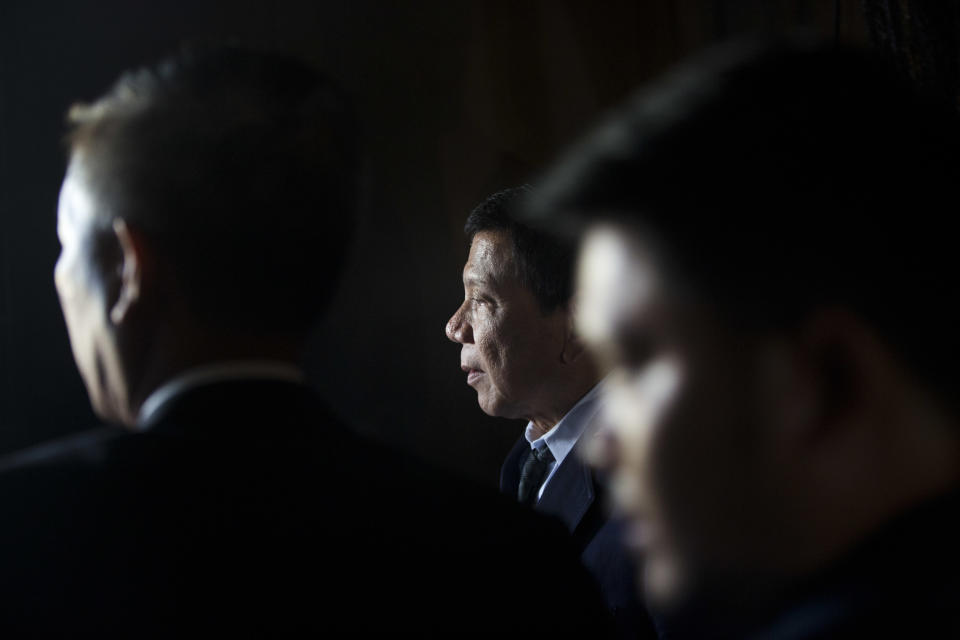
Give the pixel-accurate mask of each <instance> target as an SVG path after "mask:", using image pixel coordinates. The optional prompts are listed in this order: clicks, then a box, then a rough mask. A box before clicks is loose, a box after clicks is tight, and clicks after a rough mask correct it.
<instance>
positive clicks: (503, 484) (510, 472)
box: [500, 436, 530, 500]
mask: <svg viewBox="0 0 960 640" xmlns="http://www.w3.org/2000/svg"><path fill="white" fill-rule="evenodd" d="M528 451H530V443H529V442H527V439H526V438H525V437H523V436H520V439H519V440H517V443H516V444H515V445H513V449H511V450H510V453H509V454H507V459H506V460H504V461H503V466H502V467H500V492H501V493H504V494H506V495H508V496H510V497H511V498H513V499H514V500H516V499H517V489H518V488H519V487H520V469H521V467H523V461H524V459H525V457H526V455H527V452H528Z"/></svg>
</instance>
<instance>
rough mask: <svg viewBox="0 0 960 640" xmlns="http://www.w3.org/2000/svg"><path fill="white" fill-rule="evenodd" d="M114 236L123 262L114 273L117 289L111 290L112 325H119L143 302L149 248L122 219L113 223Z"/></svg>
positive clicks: (140, 235) (112, 287) (138, 233)
mask: <svg viewBox="0 0 960 640" xmlns="http://www.w3.org/2000/svg"><path fill="white" fill-rule="evenodd" d="M113 236H114V239H115V240H116V242H117V245H118V247H119V249H120V251H119V258H120V259H119V264H118V265H117V269H116V272H115V273H116V277H117V281H116V283H115V286H111V287H109V288H108V290H109V291H111V293H112V295H111V298H110V300H109V302H110V304H111V307H110V321H111V322H113V324H115V325H120V324H122V323H123V322H124V321H125V320H126V318H127V316H128V315H129V313H130V311H131V309H133V308H134V307H135V306H136V305H137V304H138V303H139V302H140V300H141V296H142V288H143V284H144V272H145V266H146V265H147V262H148V261H147V244H146V242H145V241H144V238H143V235H142V234H141V233H140V232H139V231H137V230H136V229H134V228H132V227H131V226H130V225H129V224H127V222H126V221H125V220H124V219H123V218H117V219H115V220H114V221H113ZM114 292H115V293H114Z"/></svg>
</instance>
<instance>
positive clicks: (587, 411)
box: [523, 381, 603, 500]
mask: <svg viewBox="0 0 960 640" xmlns="http://www.w3.org/2000/svg"><path fill="white" fill-rule="evenodd" d="M602 384H603V382H602V381H601V382H598V383H597V384H596V385H594V387H593V388H592V389H590V391H588V392H587V393H586V394H585V395H584V396H583V397H582V398H580V400H579V401H578V402H577V404H575V405H573V408H572V409H570V411H567V413H566V415H564V416H563V418H561V419H560V422H558V423H557V424H555V425H554V426H553V428H552V429H550V431H547V432H546V433H545V434H543V435H542V436H540V437H539V438H536V439H534V432H535V427H534V426H533V422H528V423H527V429H526V431H525V432H524V434H523V435H524V437H525V438H526V439H527V442H529V443H530V448H531V449H541V448H543V447H547V448H548V449H549V450H550V453H552V454H553V462H551V463H550V467H549V469H548V470H547V478H546V480H544V481H543V484H541V485H540V491H538V492H537V500H539V499H540V498H541V497H543V490H544V489H546V487H547V485H548V484H549V483H550V479H551V478H553V474H554V472H556V470H557V468H558V467H559V466H560V464H561V463H562V462H563V459H564V458H566V457H567V455H568V454H569V453H570V452H571V451H573V447H574V446H576V444H577V440H579V439H580V436H581V435H583V432H584V430H586V428H587V425H589V424H590V423H591V422H593V419H594V417H596V415H597V412H598V411H600V387H601V385H602Z"/></svg>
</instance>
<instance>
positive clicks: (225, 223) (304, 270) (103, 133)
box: [70, 48, 356, 331]
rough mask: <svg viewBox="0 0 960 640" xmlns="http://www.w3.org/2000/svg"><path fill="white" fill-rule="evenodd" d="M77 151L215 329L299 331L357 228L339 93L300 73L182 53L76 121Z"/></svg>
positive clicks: (138, 74) (116, 210)
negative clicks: (163, 255) (153, 244)
mask: <svg viewBox="0 0 960 640" xmlns="http://www.w3.org/2000/svg"><path fill="white" fill-rule="evenodd" d="M70 122H71V124H72V125H73V129H72V131H71V134H70V147H71V154H72V157H74V158H79V159H82V161H83V163H84V165H85V166H87V167H88V171H89V174H88V175H89V179H90V183H91V186H92V188H93V189H94V191H95V193H96V194H97V196H98V197H100V198H101V199H102V200H103V201H104V202H106V203H108V206H107V207H105V208H104V209H101V210H99V211H98V214H99V216H100V217H101V220H102V222H103V223H104V224H109V222H110V219H111V218H112V217H115V216H122V217H123V218H124V219H125V220H126V221H127V222H128V223H129V224H131V225H135V226H137V227H138V228H140V229H141V230H142V231H143V232H144V233H146V234H148V235H150V236H151V238H154V239H155V240H156V241H157V243H158V244H159V245H160V246H161V247H162V251H164V252H165V253H166V256H167V258H168V259H169V262H170V264H171V265H173V266H175V267H176V268H177V269H178V272H179V274H180V284H181V285H182V286H183V290H184V294H185V295H187V296H188V297H189V298H190V300H191V304H192V306H193V308H194V309H195V310H196V311H197V314H198V316H199V317H201V318H203V319H204V320H205V321H208V322H210V323H211V324H212V325H215V326H219V325H227V326H237V327H249V328H250V329H253V330H267V331H270V330H280V331H290V330H292V331H300V330H303V329H305V328H306V327H308V326H310V325H311V323H312V322H314V320H315V316H316V314H317V312H318V311H319V310H320V309H321V307H322V306H323V304H324V302H325V301H326V297H327V294H328V293H329V291H330V289H331V288H332V286H333V285H334V284H335V283H336V281H337V275H338V273H339V269H340V265H341V262H342V260H343V254H344V250H345V247H346V246H347V245H348V243H349V242H348V241H349V236H350V232H351V230H352V227H353V224H352V222H353V216H354V198H355V193H354V191H355V182H356V180H355V170H356V167H355V164H356V163H355V158H354V147H353V144H354V140H353V137H352V136H353V131H352V123H351V120H350V114H349V112H348V111H347V109H346V106H345V103H344V99H343V97H342V96H341V94H340V93H339V92H338V91H337V90H336V89H335V88H334V87H333V86H332V85H331V84H330V82H329V81H328V80H326V79H325V78H324V77H322V76H321V75H319V74H318V73H317V72H316V71H314V70H313V69H311V68H310V67H309V66H307V65H306V64H304V63H301V62H299V61H298V60H295V59H292V58H288V57H285V56H281V55H274V54H265V53H259V52H253V51H247V50H243V49H238V48H210V49H197V50H189V49H187V50H184V51H183V52H181V53H180V54H179V55H176V56H174V57H172V58H169V59H166V60H164V61H162V62H160V63H159V64H157V65H155V66H153V67H150V68H144V69H139V70H137V71H133V72H130V73H126V74H124V75H123V76H122V77H121V78H120V79H119V80H118V81H117V83H116V84H115V85H114V86H113V88H112V89H111V90H110V91H109V92H108V93H107V94H106V95H104V96H103V97H101V98H100V99H98V100H97V101H95V102H94V103H92V104H89V105H77V106H74V107H73V108H72V109H71V110H70Z"/></svg>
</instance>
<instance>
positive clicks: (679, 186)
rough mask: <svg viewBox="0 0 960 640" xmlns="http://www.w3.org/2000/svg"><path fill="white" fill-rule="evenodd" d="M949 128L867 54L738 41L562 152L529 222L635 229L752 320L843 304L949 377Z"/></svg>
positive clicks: (957, 143)
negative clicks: (596, 223)
mask: <svg viewBox="0 0 960 640" xmlns="http://www.w3.org/2000/svg"><path fill="white" fill-rule="evenodd" d="M958 184H960V135H958V126H957V122H956V118H955V117H954V115H953V113H951V112H950V111H949V110H947V109H945V108H941V107H939V106H937V105H934V104H932V103H929V102H927V101H926V100H925V99H923V98H921V97H920V96H918V95H917V94H916V93H915V92H914V91H913V90H912V88H910V87H908V86H906V85H905V84H903V82H902V81H901V80H900V78H899V77H898V76H897V74H896V73H895V72H893V71H892V70H891V69H889V68H888V67H887V66H886V65H885V64H884V63H882V62H881V61H879V60H877V59H875V58H874V57H872V56H871V55H868V54H867V53H865V52H860V51H854V50H846V49H838V48H835V47H822V46H817V45H813V44H809V43H797V42H793V43H789V44H780V45H774V46H769V45H763V46H761V45H740V46H735V47H732V48H727V49H724V50H720V51H716V50H714V51H711V52H710V54H709V55H708V56H707V57H706V58H704V59H701V60H699V61H698V62H696V63H694V64H692V65H688V66H686V67H683V68H681V69H680V70H678V71H677V72H675V73H674V74H672V75H670V76H668V77H667V78H666V80H665V81H663V82H662V83H660V84H659V85H656V86H654V87H653V88H652V89H650V90H648V91H645V92H644V93H642V94H640V95H639V96H637V97H636V98H634V99H633V100H632V101H631V102H629V103H628V104H627V105H626V106H625V107H623V108H622V110H620V111H619V112H618V113H616V114H615V115H614V117H613V118H611V119H610V120H609V121H607V122H606V123H605V124H604V125H602V126H601V128H600V129H599V130H598V131H596V132H595V133H594V134H593V135H591V136H590V137H589V138H587V139H586V140H585V141H584V143H583V144H581V145H579V146H578V147H575V148H574V149H573V150H572V151H571V153H570V154H569V155H568V156H567V157H566V158H564V159H562V160H561V161H560V162H559V163H558V164H557V165H556V166H555V167H554V168H553V169H552V170H551V171H550V172H548V173H547V175H546V176H545V178H544V179H543V180H542V182H541V184H539V185H537V191H538V197H537V198H536V199H533V200H531V201H530V202H529V203H528V206H527V208H526V217H525V219H526V220H527V221H528V222H531V223H533V224H538V225H544V224H547V223H549V224H550V225H551V226H552V227H553V228H558V227H564V228H566V229H567V230H568V231H574V232H576V231H577V230H578V229H580V228H582V227H583V226H584V225H585V224H587V223H590V222H593V221H604V220H606V221H615V222H620V223H624V224H626V225H628V226H634V227H635V228H638V229H641V230H642V231H643V233H645V234H646V235H647V236H649V237H651V238H652V239H653V241H654V243H655V244H656V245H658V246H659V247H661V253H663V254H664V255H665V256H666V259H668V260H669V264H670V267H671V268H673V269H675V270H678V271H680V272H681V274H680V275H682V276H683V277H684V278H685V279H686V280H687V281H688V282H690V283H691V284H692V285H693V286H694V287H697V288H698V291H699V292H701V293H702V294H703V295H704V296H706V298H707V299H708V300H710V301H711V302H712V303H714V306H715V307H716V308H717V309H718V310H720V311H721V312H723V313H724V315H725V316H726V317H727V318H729V319H731V320H732V321H733V322H737V323H742V324H743V326H745V327H746V328H748V329H758V328H761V327H762V326H767V327H770V328H772V327H785V326H789V323H792V322H796V321H799V320H801V319H802V318H803V317H804V316H805V315H806V314H808V313H810V312H812V311H813V310H815V309H816V308H822V307H824V306H827V305H829V306H840V307H844V308H847V309H849V310H852V311H853V312H855V313H857V314H858V315H859V316H860V317H862V318H863V319H864V320H865V321H866V322H868V323H869V324H870V325H871V326H872V327H873V328H874V329H875V330H877V331H878V333H879V334H880V335H881V336H882V338H883V339H884V340H885V341H886V342H887V343H888V345H889V346H890V347H891V348H892V349H893V351H894V353H896V354H897V355H898V356H899V357H900V358H901V359H902V360H903V361H905V362H907V363H908V366H910V367H911V368H912V369H913V370H914V371H915V373H917V374H919V375H921V376H922V377H924V378H925V379H926V380H927V382H928V383H929V384H931V385H932V386H934V387H936V388H939V390H940V391H942V392H943V395H946V396H947V397H951V396H953V395H955V394H956V387H955V385H956V383H957V382H958V381H960V376H958V372H960V367H958V366H957V362H958V361H960V331H958V329H957V327H958V326H960V314H958V305H957V303H956V301H955V300H956V297H957V293H956V284H955V280H956V271H957V269H956V267H957V259H956V252H957V241H956V238H955V236H954V235H953V234H952V233H951V232H950V228H951V227H952V225H951V224H950V223H949V222H948V221H949V220H950V219H951V218H953V217H954V214H953V213H952V212H951V211H950V210H949V209H945V208H944V203H948V204H947V207H949V206H950V205H949V203H952V202H955V201H956V193H957V185H958Z"/></svg>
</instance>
